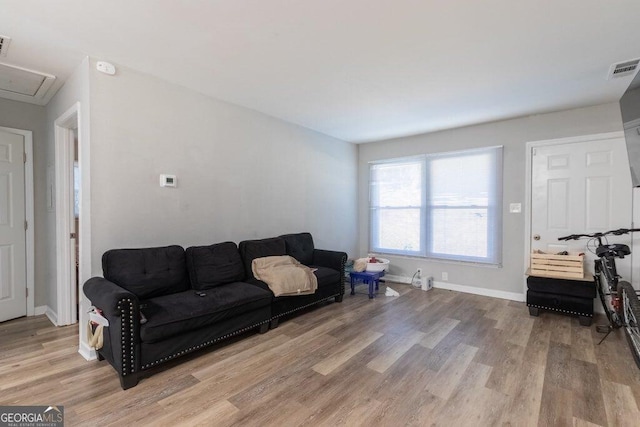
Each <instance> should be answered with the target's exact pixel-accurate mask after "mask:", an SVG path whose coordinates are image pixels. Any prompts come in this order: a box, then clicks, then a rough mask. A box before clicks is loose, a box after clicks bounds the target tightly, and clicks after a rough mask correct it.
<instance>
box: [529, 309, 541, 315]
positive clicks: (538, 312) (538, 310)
mask: <svg viewBox="0 0 640 427" xmlns="http://www.w3.org/2000/svg"><path fill="white" fill-rule="evenodd" d="M539 314H540V309H539V308H538V307H529V315H530V316H536V317H537V316H538V315H539Z"/></svg>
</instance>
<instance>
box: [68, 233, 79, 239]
mask: <svg viewBox="0 0 640 427" xmlns="http://www.w3.org/2000/svg"><path fill="white" fill-rule="evenodd" d="M77 237H78V235H77V234H76V233H71V234H70V235H69V238H70V239H75V238H77Z"/></svg>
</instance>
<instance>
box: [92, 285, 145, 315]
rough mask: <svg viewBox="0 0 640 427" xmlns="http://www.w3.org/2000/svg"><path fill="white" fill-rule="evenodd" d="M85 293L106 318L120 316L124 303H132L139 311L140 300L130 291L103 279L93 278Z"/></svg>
mask: <svg viewBox="0 0 640 427" xmlns="http://www.w3.org/2000/svg"><path fill="white" fill-rule="evenodd" d="M83 289H84V293H85V295H86V296H87V298H89V300H90V301H91V304H93V305H94V306H96V307H98V308H99V309H100V310H102V312H103V314H104V315H105V317H111V316H120V315H121V312H122V310H121V309H120V308H119V306H120V305H121V303H122V301H125V300H126V301H127V303H129V302H131V303H132V304H133V307H134V308H135V311H138V307H139V302H138V298H137V297H136V296H135V295H134V294H132V293H131V292H129V291H128V290H126V289H124V288H121V287H120V286H118V285H116V284H115V283H113V282H110V281H108V280H107V279H104V278H102V277H92V278H91V279H89V280H87V281H86V282H85V284H84V286H83Z"/></svg>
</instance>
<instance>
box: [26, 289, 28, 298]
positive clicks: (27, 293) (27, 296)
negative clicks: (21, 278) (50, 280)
mask: <svg viewBox="0 0 640 427" xmlns="http://www.w3.org/2000/svg"><path fill="white" fill-rule="evenodd" d="M26 291H27V292H26V294H27V298H29V288H27V289H26Z"/></svg>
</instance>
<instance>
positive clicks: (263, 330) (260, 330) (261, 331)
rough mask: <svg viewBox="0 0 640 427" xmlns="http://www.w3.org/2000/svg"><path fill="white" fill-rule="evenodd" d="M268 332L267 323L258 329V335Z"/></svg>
mask: <svg viewBox="0 0 640 427" xmlns="http://www.w3.org/2000/svg"><path fill="white" fill-rule="evenodd" d="M268 330H269V322H267V323H263V324H262V325H260V329H258V333H260V334H265V333H267V331H268Z"/></svg>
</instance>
